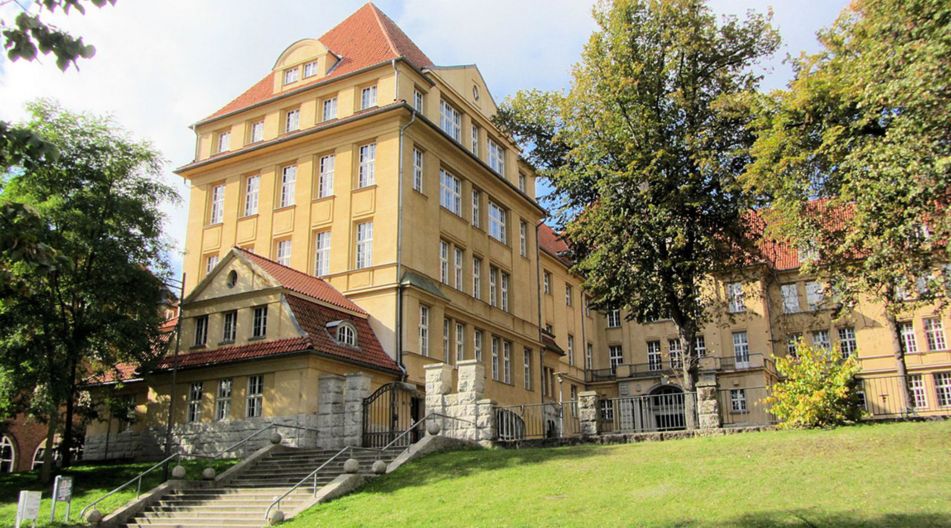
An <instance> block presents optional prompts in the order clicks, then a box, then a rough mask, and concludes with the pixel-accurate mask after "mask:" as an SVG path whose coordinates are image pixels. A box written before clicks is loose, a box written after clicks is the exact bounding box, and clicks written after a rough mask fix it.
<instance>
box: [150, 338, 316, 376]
mask: <svg viewBox="0 0 951 528" xmlns="http://www.w3.org/2000/svg"><path fill="white" fill-rule="evenodd" d="M310 349H311V344H310V339H308V338H307V337H291V338H287V339H275V340H273V341H258V342H256V343H248V344H247V345H240V346H229V347H220V348H216V349H213V350H205V351H201V352H186V353H183V354H179V355H178V368H195V367H207V366H210V365H219V364H222V363H234V362H236V361H246V360H249V359H263V358H267V357H272V356H281V355H284V354H291V353H294V352H303V351H306V350H310ZM174 361H175V358H174V357H173V356H171V355H169V356H166V357H165V358H163V359H162V361H159V363H158V365H156V366H155V370H169V369H171V368H172V366H173V362H174Z"/></svg>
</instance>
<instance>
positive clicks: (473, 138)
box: [469, 125, 479, 158]
mask: <svg viewBox="0 0 951 528" xmlns="http://www.w3.org/2000/svg"><path fill="white" fill-rule="evenodd" d="M469 150H471V151H472V155H473V156H475V157H477V158H478V157H479V125H472V129H471V130H470V131H469Z"/></svg>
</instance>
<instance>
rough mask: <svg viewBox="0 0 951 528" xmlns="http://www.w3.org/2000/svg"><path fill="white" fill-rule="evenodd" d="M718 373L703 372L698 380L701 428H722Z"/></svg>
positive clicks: (698, 410)
mask: <svg viewBox="0 0 951 528" xmlns="http://www.w3.org/2000/svg"><path fill="white" fill-rule="evenodd" d="M717 389H718V384H717V375H716V374H714V373H703V374H701V375H700V379H699V380H698V381H697V417H698V421H699V424H698V425H699V427H700V429H719V428H720V425H721V423H720V399H719V398H718V392H719V391H718V390H717Z"/></svg>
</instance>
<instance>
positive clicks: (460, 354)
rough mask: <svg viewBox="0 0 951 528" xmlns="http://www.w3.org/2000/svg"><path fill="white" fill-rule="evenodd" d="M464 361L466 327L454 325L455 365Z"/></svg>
mask: <svg viewBox="0 0 951 528" xmlns="http://www.w3.org/2000/svg"><path fill="white" fill-rule="evenodd" d="M464 359H466V327H465V325H463V324H462V323H458V322H457V323H456V364H458V363H459V362H460V361H462V360H464Z"/></svg>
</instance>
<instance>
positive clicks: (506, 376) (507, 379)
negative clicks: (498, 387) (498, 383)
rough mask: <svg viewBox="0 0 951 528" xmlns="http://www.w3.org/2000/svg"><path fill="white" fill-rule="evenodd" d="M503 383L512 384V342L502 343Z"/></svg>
mask: <svg viewBox="0 0 951 528" xmlns="http://www.w3.org/2000/svg"><path fill="white" fill-rule="evenodd" d="M502 382H503V383H509V384H511V383H512V342H511V341H505V342H503V343H502Z"/></svg>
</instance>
